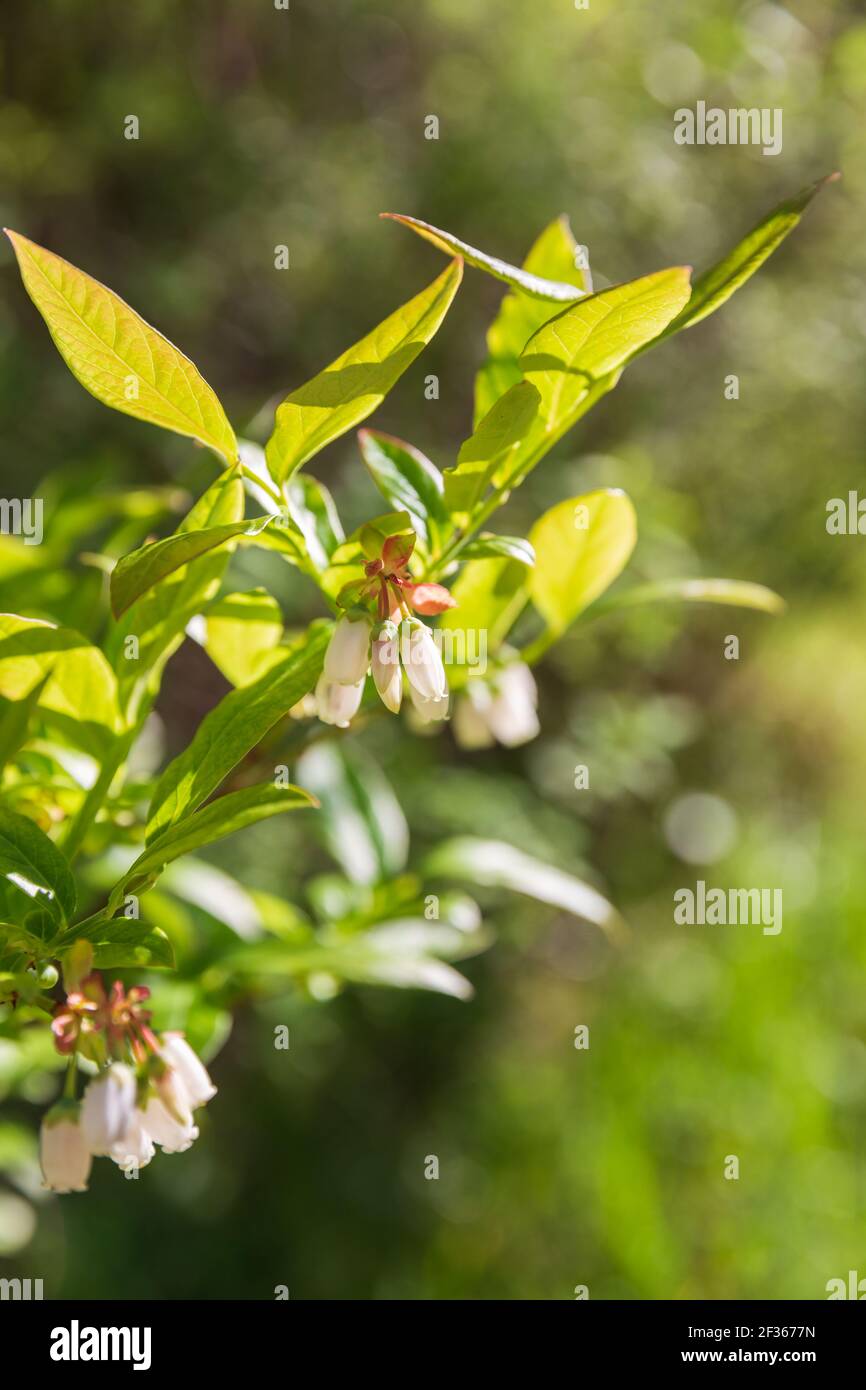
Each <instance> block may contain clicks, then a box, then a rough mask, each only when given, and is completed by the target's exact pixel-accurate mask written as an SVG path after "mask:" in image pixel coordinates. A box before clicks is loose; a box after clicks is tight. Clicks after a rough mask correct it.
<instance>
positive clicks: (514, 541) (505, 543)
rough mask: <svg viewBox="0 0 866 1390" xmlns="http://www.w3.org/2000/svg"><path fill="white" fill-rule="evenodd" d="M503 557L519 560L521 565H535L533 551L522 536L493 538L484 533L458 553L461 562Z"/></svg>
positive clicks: (493, 536) (491, 535) (488, 533)
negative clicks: (497, 556)
mask: <svg viewBox="0 0 866 1390" xmlns="http://www.w3.org/2000/svg"><path fill="white" fill-rule="evenodd" d="M496 555H504V556H507V557H508V558H509V559H511V560H519V561H520V563H521V565H529V566H530V567H531V566H532V565H534V564H535V551H534V550H533V548H532V546H531V545H530V543H529V541H527V540H524V539H523V537H522V536H495V535H493V534H492V533H490V532H484V533H483V534H482V535H480V536H478V537H477V538H476V539H475V540H474V541H470V542H469V544H468V545H464V547H463V549H462V550H461V552H460V558H461V560H486V559H488V558H489V557H490V556H496Z"/></svg>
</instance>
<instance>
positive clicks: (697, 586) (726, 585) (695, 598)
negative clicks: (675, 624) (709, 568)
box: [599, 579, 785, 613]
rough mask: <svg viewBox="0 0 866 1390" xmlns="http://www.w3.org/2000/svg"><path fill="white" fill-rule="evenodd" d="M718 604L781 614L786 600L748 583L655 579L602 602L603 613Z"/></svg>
mask: <svg viewBox="0 0 866 1390" xmlns="http://www.w3.org/2000/svg"><path fill="white" fill-rule="evenodd" d="M669 602H673V603H720V604H727V605H729V606H730V607H732V608H754V609H756V610H757V611H758V612H760V613H782V612H784V609H785V600H784V599H783V598H782V597H781V595H780V594H777V593H776V592H775V591H774V590H773V589H768V588H766V587H765V585H763V584H753V583H752V582H751V581H750V580H748V579H658V580H655V581H654V582H653V583H651V584H638V585H636V586H635V587H634V588H632V589H626V590H625V591H624V592H623V593H620V594H615V595H614V596H613V598H610V599H605V601H604V604H603V605H601V604H600V605H599V608H602V607H603V608H604V610H605V611H608V610H609V609H614V608H631V607H632V606H633V605H637V604H643V603H669Z"/></svg>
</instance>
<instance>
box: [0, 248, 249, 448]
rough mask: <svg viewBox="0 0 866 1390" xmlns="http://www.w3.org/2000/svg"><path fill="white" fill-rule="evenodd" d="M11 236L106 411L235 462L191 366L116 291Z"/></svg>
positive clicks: (31, 289)
mask: <svg viewBox="0 0 866 1390" xmlns="http://www.w3.org/2000/svg"><path fill="white" fill-rule="evenodd" d="M5 230H6V235H7V236H8V237H9V239H10V241H11V242H12V245H13V247H14V249H15V255H16V256H17V257H18V265H19V267H20V270H21V278H22V280H23V281H24V287H25V289H26V290H27V293H28V294H29V295H30V298H31V299H32V300H33V303H34V304H35V305H36V308H37V309H38V310H39V312H40V314H41V315H42V317H43V318H44V320H45V322H46V324H47V325H48V331H49V333H50V334H51V336H52V338H53V339H54V342H55V344H56V346H57V350H58V351H59V353H60V355H61V357H62V358H63V359H64V361H65V362H66V365H67V366H68V367H69V370H70V371H71V372H72V374H73V376H75V377H77V379H78V380H79V381H80V382H81V385H82V386H83V387H85V389H86V390H88V391H89V392H90V393H91V395H93V396H95V397H96V399H97V400H99V401H102V402H103V404H104V405H110V406H112V407H113V408H114V409H115V410H122V411H123V413H124V414H125V415H134V416H135V417H136V418H137V419H139V420H147V421H148V422H149V423H150V424H152V425H160V426H161V427H162V428H163V429H167V430H174V431H175V432H176V433H177V434H185V435H189V436H190V437H191V438H193V439H198V440H200V441H201V443H202V444H206V445H208V447H209V448H211V449H214V450H215V451H216V452H217V453H218V454H222V455H223V456H224V458H226V459H227V460H228V461H229V462H232V461H233V460H234V459H235V458H236V457H237V452H238V448H237V441H236V439H235V436H234V431H233V430H232V427H231V425H230V424H229V422H228V420H227V419H226V415H225V412H224V410H223V408H222V406H221V405H220V403H219V401H218V400H217V397H216V396H215V395H214V392H213V391H212V390H211V388H210V387H209V386H208V384H207V382H206V381H205V380H204V378H203V377H202V376H201V375H200V374H199V372H198V370H197V368H196V367H195V366H194V365H193V363H192V362H190V360H189V358H188V357H185V356H184V354H183V353H182V352H181V351H180V350H179V349H178V348H176V347H175V346H174V344H173V343H170V342H169V341H168V339H167V338H164V337H163V335H162V334H161V333H159V332H157V330H156V329H155V328H152V327H151V326H150V324H149V323H145V321H144V319H143V318H141V317H140V316H139V315H138V314H137V313H136V312H135V310H134V309H131V308H130V307H129V305H128V304H126V303H125V302H124V301H123V300H122V299H121V298H120V296H119V295H116V294H115V293H114V292H113V290H110V289H108V288H107V287H106V286H105V285H102V284H100V283H99V281H98V280H93V279H91V277H90V276H89V275H85V274H84V272H83V271H82V270H78V269H77V268H76V267H75V266H74V265H70V264H69V262H68V261H65V260H63V258H62V257H61V256H56V255H54V253H53V252H52V251H46V249H45V247H44V246H37V245H36V243H35V242H33V241H28V239H27V237H24V236H21V235H20V233H19V232H13V231H10V230H9V228H8V227H7V228H6V229H5Z"/></svg>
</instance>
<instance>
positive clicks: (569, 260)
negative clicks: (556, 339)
mask: <svg viewBox="0 0 866 1390" xmlns="http://www.w3.org/2000/svg"><path fill="white" fill-rule="evenodd" d="M580 259H581V256H580V247H579V246H578V244H577V242H576V241H575V239H574V236H573V234H572V230H571V226H570V225H569V221H568V218H567V217H565V216H562V217H557V218H556V220H555V221H554V222H551V223H550V225H549V226H548V227H545V229H544V231H543V232H542V233H541V236H540V237H539V238H538V240H537V241H536V242H535V244H534V245H533V247H532V249H531V250H530V252H529V255H528V256H527V257H526V260H525V261H524V262H523V269H524V271H526V272H527V273H528V274H530V275H538V276H541V277H542V279H545V280H574V283H575V285H579V286H580V288H581V289H582V290H584V291H586V293H587V294H591V293H592V280H591V278H590V275H589V271H588V270H586V269H583V268H582V267H581V266H580ZM556 312H557V313H558V312H559V311H558V310H556ZM552 317H553V311H552V306H551V303H550V301H549V300H544V299H534V298H533V297H532V296H531V295H528V294H526V293H525V292H524V291H523V290H521V289H518V288H516V287H515V288H514V289H512V290H511V291H510V292H509V293H508V294H506V295H505V297H504V299H503V300H502V303H501V305H500V307H499V313H498V314H497V315H496V318H495V319H494V320H493V323H492V324H491V325H490V328H489V330H488V333H487V349H488V357H487V361H486V362H485V363H484V366H483V367H482V368H481V370H480V371H479V373H478V375H477V376H476V378H475V424H476V425H477V424H478V423H479V421H480V420H483V418H484V416H485V415H486V414H487V412H488V410H489V409H490V407H491V406H492V405H493V404H494V403H495V402H496V401H498V400H499V398H500V396H504V395H505V392H506V391H507V390H508V389H509V387H511V386H515V385H516V384H517V382H518V381H520V379H521V372H520V366H519V362H518V359H519V357H520V354H521V352H522V351H523V349H524V348H525V347H526V344H527V343H528V342H529V339H530V338H531V337H532V335H533V333H535V332H536V331H537V330H538V329H539V328H540V327H541V325H542V324H543V323H546V322H547V321H548V319H550V318H552Z"/></svg>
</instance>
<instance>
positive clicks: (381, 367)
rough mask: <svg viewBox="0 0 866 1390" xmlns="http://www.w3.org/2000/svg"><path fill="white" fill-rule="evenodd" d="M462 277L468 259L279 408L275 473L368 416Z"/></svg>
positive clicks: (272, 444)
mask: <svg viewBox="0 0 866 1390" xmlns="http://www.w3.org/2000/svg"><path fill="white" fill-rule="evenodd" d="M462 276H463V262H462V261H459V260H455V261H452V262H451V264H450V265H449V266H448V268H447V270H445V271H443V273H442V274H441V275H440V276H439V277H438V279H436V280H434V281H433V284H432V285H428V287H427V289H426V290H422V291H421V293H420V294H418V295H416V296H415V298H414V299H410V300H409V302H408V303H407V304H403V305H401V306H400V308H399V309H397V310H396V311H395V312H394V313H393V314H391V315H389V317H388V318H386V319H384V320H383V321H382V323H380V324H379V325H378V327H376V328H374V329H373V331H372V333H368V334H367V336H366V337H365V338H362V339H361V341H360V342H358V343H355V344H354V346H353V347H350V348H348V349H347V351H346V352H344V353H342V355H341V356H340V357H338V358H337V359H336V361H334V362H332V363H331V365H330V366H329V367H326V368H325V370H324V371H323V372H319V374H318V376H315V377H313V379H312V381H308V382H307V383H306V385H304V386H301V387H299V388H298V390H297V391H293V392H292V393H291V395H289V396H287V397H286V399H285V400H284V401H283V403H282V405H279V406H278V407H277V415H276V423H275V427H274V432H273V434H272V435H271V437H270V439H269V440H268V443H267V446H266V449H265V454H266V456H267V461H268V468H269V470H270V473H271V477H272V478H273V479H274V481H275V482H277V483H283V482H285V480H286V478H288V477H290V476H291V475H292V473H294V472H295V470H296V469H297V468H300V466H301V464H303V463H306V461H307V460H308V459H311V458H312V457H313V455H314V454H317V453H318V452H319V450H320V449H323V448H324V447H325V445H326V444H330V442H331V440H333V439H337V438H339V436H340V435H341V434H345V432H346V430H349V429H351V428H352V427H353V425H358V424H360V423H361V421H362V420H365V419H366V418H367V416H368V415H369V414H371V412H372V411H374V410H375V409H376V407H377V406H378V405H380V404H381V402H382V401H383V400H384V398H385V396H386V395H387V394H388V392H389V391H390V390H391V387H392V386H393V385H394V383H395V382H396V381H398V380H399V378H400V377H401V376H402V375H403V373H404V372H405V370H406V368H407V367H408V366H410V365H411V363H412V362H414V361H415V358H416V357H417V356H418V354H419V353H420V352H421V350H422V348H424V347H425V345H426V344H427V343H429V341H430V339H431V338H432V337H433V336H434V334H435V333H436V331H437V329H438V328H439V325H440V324H441V323H442V320H443V319H444V317H445V315H446V313H447V312H448V309H449V307H450V304H451V301H452V300H453V298H454V296H455V294H456V293H457V288H458V286H459V284H460V281H461V278H462Z"/></svg>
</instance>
